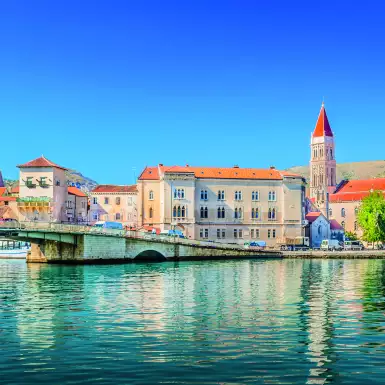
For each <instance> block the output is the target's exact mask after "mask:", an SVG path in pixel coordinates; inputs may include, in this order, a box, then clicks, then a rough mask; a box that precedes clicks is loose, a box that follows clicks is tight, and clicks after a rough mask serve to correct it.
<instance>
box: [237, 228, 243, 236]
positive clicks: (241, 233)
mask: <svg viewBox="0 0 385 385" xmlns="http://www.w3.org/2000/svg"><path fill="white" fill-rule="evenodd" d="M238 238H243V231H242V230H241V229H239V230H238Z"/></svg>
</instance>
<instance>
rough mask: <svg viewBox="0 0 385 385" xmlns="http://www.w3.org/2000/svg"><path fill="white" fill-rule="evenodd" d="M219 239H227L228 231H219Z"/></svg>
mask: <svg viewBox="0 0 385 385" xmlns="http://www.w3.org/2000/svg"><path fill="white" fill-rule="evenodd" d="M217 238H218V239H221V238H222V239H224V238H226V230H225V229H217Z"/></svg>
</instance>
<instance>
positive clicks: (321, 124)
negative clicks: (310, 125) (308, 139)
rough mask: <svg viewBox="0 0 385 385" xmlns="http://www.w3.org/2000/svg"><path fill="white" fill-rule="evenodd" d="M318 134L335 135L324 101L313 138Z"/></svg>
mask: <svg viewBox="0 0 385 385" xmlns="http://www.w3.org/2000/svg"><path fill="white" fill-rule="evenodd" d="M317 136H333V132H332V129H331V128H330V124H329V120H328V117H327V115H326V110H325V106H324V104H323V103H322V107H321V111H320V113H319V115H318V120H317V124H316V126H315V129H314V132H313V138H314V137H317Z"/></svg>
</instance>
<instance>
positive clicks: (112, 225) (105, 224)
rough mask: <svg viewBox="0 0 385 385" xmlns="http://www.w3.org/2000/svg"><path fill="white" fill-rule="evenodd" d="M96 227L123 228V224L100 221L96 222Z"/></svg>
mask: <svg viewBox="0 0 385 385" xmlns="http://www.w3.org/2000/svg"><path fill="white" fill-rule="evenodd" d="M94 227H100V228H102V229H115V230H123V225H122V224H121V223H120V222H106V221H99V222H96V223H95V224H94Z"/></svg>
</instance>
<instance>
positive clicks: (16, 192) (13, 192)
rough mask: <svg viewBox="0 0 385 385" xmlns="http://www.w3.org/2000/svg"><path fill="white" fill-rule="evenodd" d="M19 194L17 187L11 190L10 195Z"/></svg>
mask: <svg viewBox="0 0 385 385" xmlns="http://www.w3.org/2000/svg"><path fill="white" fill-rule="evenodd" d="M19 192H20V186H19V185H17V186H15V187H12V190H11V193H12V194H18V193H19Z"/></svg>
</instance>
